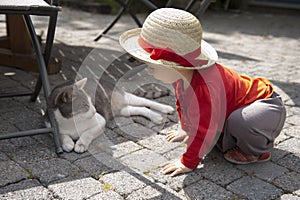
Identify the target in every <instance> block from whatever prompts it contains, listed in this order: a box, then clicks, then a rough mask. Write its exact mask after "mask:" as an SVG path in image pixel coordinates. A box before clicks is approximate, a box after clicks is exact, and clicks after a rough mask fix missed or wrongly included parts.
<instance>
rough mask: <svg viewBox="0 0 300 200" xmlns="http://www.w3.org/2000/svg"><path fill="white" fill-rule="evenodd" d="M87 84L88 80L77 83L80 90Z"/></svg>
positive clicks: (84, 79)
mask: <svg viewBox="0 0 300 200" xmlns="http://www.w3.org/2000/svg"><path fill="white" fill-rule="evenodd" d="M86 82H87V78H83V79H81V80H79V81H77V82H75V85H76V86H77V87H78V88H79V89H83V88H84V86H85V84H86Z"/></svg>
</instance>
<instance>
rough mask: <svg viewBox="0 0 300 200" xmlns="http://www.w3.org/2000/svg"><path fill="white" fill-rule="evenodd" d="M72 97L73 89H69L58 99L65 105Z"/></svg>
mask: <svg viewBox="0 0 300 200" xmlns="http://www.w3.org/2000/svg"><path fill="white" fill-rule="evenodd" d="M72 96H73V89H69V90H66V91H64V92H63V93H62V94H61V95H60V99H61V100H62V102H64V103H67V102H71V101H72Z"/></svg>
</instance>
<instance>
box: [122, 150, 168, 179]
mask: <svg viewBox="0 0 300 200" xmlns="http://www.w3.org/2000/svg"><path fill="white" fill-rule="evenodd" d="M120 160H121V162H122V163H124V164H125V165H127V166H129V167H131V168H134V169H136V170H138V171H140V172H142V173H145V172H148V171H149V170H151V169H154V168H157V167H159V166H161V165H163V164H164V163H166V162H167V161H168V160H167V159H166V158H164V157H163V156H161V155H160V154H158V153H155V152H153V151H150V150H147V149H142V150H139V151H136V152H133V153H131V154H129V155H126V156H124V157H122V158H120Z"/></svg>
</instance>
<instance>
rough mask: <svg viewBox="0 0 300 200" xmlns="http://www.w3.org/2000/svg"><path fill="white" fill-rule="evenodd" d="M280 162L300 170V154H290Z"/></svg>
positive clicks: (284, 165)
mask: <svg viewBox="0 0 300 200" xmlns="http://www.w3.org/2000/svg"><path fill="white" fill-rule="evenodd" d="M278 164H279V165H281V166H283V167H287V168H288V169H291V170H293V171H295V172H298V173H299V172H300V155H299V154H298V155H294V154H289V155H287V156H285V157H284V158H282V159H280V160H279V161H278Z"/></svg>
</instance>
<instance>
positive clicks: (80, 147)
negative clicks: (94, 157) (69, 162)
mask: <svg viewBox="0 0 300 200" xmlns="http://www.w3.org/2000/svg"><path fill="white" fill-rule="evenodd" d="M86 150H88V146H87V145H85V144H82V143H81V142H77V143H76V144H75V148H74V151H75V152H76V153H83V152H85V151H86Z"/></svg>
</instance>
